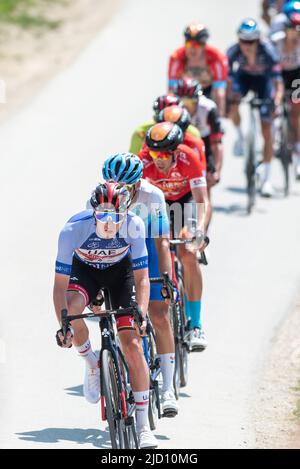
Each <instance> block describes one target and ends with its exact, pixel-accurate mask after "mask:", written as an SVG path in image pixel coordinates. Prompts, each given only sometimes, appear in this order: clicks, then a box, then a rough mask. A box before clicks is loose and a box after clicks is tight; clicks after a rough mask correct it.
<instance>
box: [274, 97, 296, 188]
mask: <svg viewBox="0 0 300 469" xmlns="http://www.w3.org/2000/svg"><path fill="white" fill-rule="evenodd" d="M289 103H290V98H289V96H288V95H286V96H285V100H284V102H283V106H282V111H281V113H280V115H279V116H278V117H276V118H275V120H274V124H273V139H274V154H275V157H276V158H278V159H279V160H280V162H281V165H282V170H283V177H284V195H285V197H287V196H288V195H289V192H290V167H291V164H292V155H293V143H292V126H291V121H290V104H289Z"/></svg>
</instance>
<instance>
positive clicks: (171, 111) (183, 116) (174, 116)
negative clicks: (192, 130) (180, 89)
mask: <svg viewBox="0 0 300 469" xmlns="http://www.w3.org/2000/svg"><path fill="white" fill-rule="evenodd" d="M157 122H172V123H173V124H177V125H179V127H180V128H181V129H182V131H183V132H185V131H186V129H187V128H188V126H189V125H190V123H191V116H190V114H189V112H188V111H187V110H186V109H184V108H182V107H180V106H169V107H166V108H165V109H163V110H162V111H160V113H159V114H158V117H157Z"/></svg>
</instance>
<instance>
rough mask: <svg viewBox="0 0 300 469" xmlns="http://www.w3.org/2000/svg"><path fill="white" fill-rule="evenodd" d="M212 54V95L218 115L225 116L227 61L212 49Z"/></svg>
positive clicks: (221, 53)
mask: <svg viewBox="0 0 300 469" xmlns="http://www.w3.org/2000/svg"><path fill="white" fill-rule="evenodd" d="M212 53H213V54H214V56H215V60H214V66H213V83H212V95H213V99H214V101H215V103H216V104H217V107H218V109H219V112H220V115H221V116H224V115H225V103H226V86H227V80H228V59H227V56H226V55H225V54H223V52H221V51H219V50H217V49H215V48H212Z"/></svg>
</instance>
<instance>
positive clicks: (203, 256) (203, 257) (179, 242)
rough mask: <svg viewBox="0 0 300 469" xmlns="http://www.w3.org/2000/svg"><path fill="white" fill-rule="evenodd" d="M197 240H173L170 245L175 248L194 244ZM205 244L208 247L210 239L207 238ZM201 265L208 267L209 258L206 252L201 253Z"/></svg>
mask: <svg viewBox="0 0 300 469" xmlns="http://www.w3.org/2000/svg"><path fill="white" fill-rule="evenodd" d="M195 240H196V238H190V239H171V240H170V244H171V245H173V246H178V245H185V244H192V243H194V242H195ZM204 242H205V244H206V247H207V246H208V245H209V242H210V239H209V237H208V236H205V238H204ZM199 261H200V263H201V264H203V265H208V262H207V257H206V254H205V252H204V251H201V253H200V259H199Z"/></svg>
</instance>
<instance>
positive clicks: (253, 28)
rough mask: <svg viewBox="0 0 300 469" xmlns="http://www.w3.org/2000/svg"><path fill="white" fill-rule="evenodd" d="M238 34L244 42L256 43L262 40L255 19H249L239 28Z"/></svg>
mask: <svg viewBox="0 0 300 469" xmlns="http://www.w3.org/2000/svg"><path fill="white" fill-rule="evenodd" d="M237 34H238V37H239V39H242V41H256V40H257V39H259V38H260V29H259V26H258V24H257V22H256V21H255V20H254V19H252V18H247V19H246V20H244V21H243V22H242V23H241V25H240V26H239V29H238V31H237Z"/></svg>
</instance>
